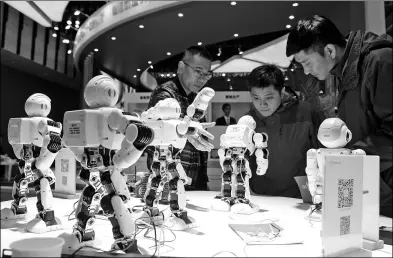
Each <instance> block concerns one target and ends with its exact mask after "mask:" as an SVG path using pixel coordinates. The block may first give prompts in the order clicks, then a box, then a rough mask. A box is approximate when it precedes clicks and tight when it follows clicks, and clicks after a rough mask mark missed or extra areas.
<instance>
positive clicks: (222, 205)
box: [210, 196, 231, 212]
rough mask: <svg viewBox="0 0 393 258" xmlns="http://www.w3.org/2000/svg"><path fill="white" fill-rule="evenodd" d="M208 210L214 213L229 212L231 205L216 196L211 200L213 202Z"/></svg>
mask: <svg viewBox="0 0 393 258" xmlns="http://www.w3.org/2000/svg"><path fill="white" fill-rule="evenodd" d="M210 208H211V209H212V210H214V211H226V212H227V211H230V210H231V204H230V202H229V201H227V200H225V199H223V198H222V197H219V196H217V197H216V198H214V199H213V202H212V203H211V205H210Z"/></svg>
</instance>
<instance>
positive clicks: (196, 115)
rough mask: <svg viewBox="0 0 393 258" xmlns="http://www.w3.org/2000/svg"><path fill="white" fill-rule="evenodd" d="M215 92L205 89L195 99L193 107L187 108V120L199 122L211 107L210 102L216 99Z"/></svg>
mask: <svg viewBox="0 0 393 258" xmlns="http://www.w3.org/2000/svg"><path fill="white" fill-rule="evenodd" d="M214 95H215V91H214V90H213V89H212V88H208V87H206V88H203V89H202V90H201V91H200V92H199V93H198V95H197V96H196V97H195V99H194V101H193V102H192V104H191V105H189V106H188V107H187V116H186V118H187V120H194V121H199V120H200V119H201V118H202V117H203V116H204V115H205V112H206V109H207V107H208V106H209V101H210V100H211V99H212V98H213V97H214Z"/></svg>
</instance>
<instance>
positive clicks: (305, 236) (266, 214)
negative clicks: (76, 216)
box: [1, 191, 392, 257]
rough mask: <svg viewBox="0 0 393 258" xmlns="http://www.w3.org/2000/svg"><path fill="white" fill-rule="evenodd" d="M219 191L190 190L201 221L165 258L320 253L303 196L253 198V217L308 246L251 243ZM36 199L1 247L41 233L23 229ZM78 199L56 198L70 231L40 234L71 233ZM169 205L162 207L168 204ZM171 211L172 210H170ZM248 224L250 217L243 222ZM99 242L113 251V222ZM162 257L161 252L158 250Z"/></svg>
mask: <svg viewBox="0 0 393 258" xmlns="http://www.w3.org/2000/svg"><path fill="white" fill-rule="evenodd" d="M216 195H217V192H213V191H206V192H200V191H190V192H187V198H188V199H189V201H188V203H187V210H188V215H189V216H191V217H193V218H195V219H196V222H197V224H198V227H197V228H193V229H189V230H187V231H184V232H182V231H175V232H174V233H175V235H176V240H175V241H173V242H169V243H165V246H163V247H161V248H159V252H158V254H159V255H161V256H179V257H187V256H193V257H195V256H199V257H202V256H204V257H212V256H213V255H215V254H217V253H219V252H222V253H221V254H219V255H217V256H226V257H228V256H233V255H232V254H231V253H228V252H225V251H229V252H232V253H234V254H236V256H238V257H245V256H248V257H250V256H253V257H263V256H269V257H272V256H281V257H283V256H291V257H294V256H299V257H308V256H309V257H311V256H314V257H315V256H318V255H320V252H321V250H320V245H319V244H320V242H319V239H320V238H319V231H318V229H319V228H320V225H319V224H318V223H313V224H311V223H310V222H309V221H307V220H305V219H304V214H305V211H306V210H307V209H308V208H309V205H308V204H303V203H302V200H301V199H292V198H283V197H267V196H252V201H253V202H254V203H256V204H257V205H259V207H260V209H261V211H260V212H259V213H257V215H254V216H252V218H253V219H255V218H258V219H260V220H262V219H278V221H277V222H276V223H277V224H278V225H279V226H280V227H282V228H283V229H284V230H283V231H282V233H283V234H284V233H285V235H286V236H290V237H294V238H298V239H299V240H303V241H304V243H303V244H296V245H252V246H250V245H248V246H246V244H245V243H244V241H243V240H242V239H241V238H240V237H239V236H238V235H237V234H236V233H235V232H234V231H233V230H232V229H231V228H230V227H229V226H228V224H236V223H239V221H236V220H233V219H232V218H230V217H229V213H226V212H217V211H211V210H210V209H209V207H210V203H211V201H212V200H213V198H214V197H215V196H216ZM36 200H37V199H36V198H29V200H28V202H27V207H28V211H29V216H28V218H27V219H26V220H24V221H19V222H17V223H14V224H13V225H11V226H10V225H9V224H4V223H3V222H2V226H1V249H2V250H3V249H4V248H9V245H10V243H12V242H13V241H15V240H19V239H22V238H29V237H36V236H37V235H36V234H33V233H28V232H25V231H24V225H25V224H26V223H27V221H29V220H30V219H32V218H33V217H34V216H35V214H36V207H35V203H36ZM75 201H76V199H59V198H55V200H54V203H53V208H54V210H55V215H56V216H57V217H58V218H60V219H61V220H62V223H63V225H64V226H65V230H60V231H53V232H48V233H44V234H42V235H40V236H44V237H56V236H58V235H59V234H61V233H63V232H68V233H71V231H72V226H73V225H74V223H75V220H72V221H68V219H67V217H68V215H69V214H70V213H71V212H72V210H73V204H74V203H75ZM133 203H134V204H139V203H140V202H139V201H138V200H133ZM10 204H11V201H5V202H2V203H1V208H4V207H10ZM166 207H167V206H160V208H166ZM166 211H169V209H167V210H166ZM244 222H247V221H244ZM380 225H381V226H389V227H391V226H392V220H391V219H390V218H387V217H383V216H381V217H380ZM95 231H96V240H95V242H96V243H95V246H96V247H98V248H101V249H104V250H109V249H110V246H111V244H112V243H113V238H112V229H111V225H110V222H109V221H107V220H97V223H96V226H95ZM163 232H164V237H165V240H166V241H170V240H172V239H173V236H172V234H171V233H170V232H169V230H167V229H164V230H163ZM137 239H138V246H139V247H141V249H144V250H146V251H147V253H146V254H149V255H152V254H153V253H154V250H155V248H154V247H153V248H150V247H151V246H154V241H152V240H149V239H146V238H144V237H143V234H142V233H141V234H139V235H138V236H137ZM156 255H157V254H156ZM373 256H374V257H391V256H392V246H390V245H386V244H385V247H384V249H382V250H377V251H374V252H373Z"/></svg>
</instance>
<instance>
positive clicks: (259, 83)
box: [248, 65, 284, 92]
mask: <svg viewBox="0 0 393 258" xmlns="http://www.w3.org/2000/svg"><path fill="white" fill-rule="evenodd" d="M270 85H273V86H274V88H275V89H276V90H277V91H279V92H281V90H282V88H283V87H284V74H283V72H282V71H281V70H280V68H278V67H277V66H275V65H261V66H258V67H257V68H255V69H254V70H252V71H251V73H250V75H249V76H248V86H249V90H251V89H252V88H254V87H256V88H262V89H263V88H266V87H269V86H270Z"/></svg>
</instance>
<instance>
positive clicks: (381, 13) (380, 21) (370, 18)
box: [364, 0, 386, 35]
mask: <svg viewBox="0 0 393 258" xmlns="http://www.w3.org/2000/svg"><path fill="white" fill-rule="evenodd" d="M364 8H365V18H366V31H371V32H374V33H376V34H378V35H379V34H382V33H385V32H386V24H385V6H384V2H383V0H372V1H365V2H364Z"/></svg>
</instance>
